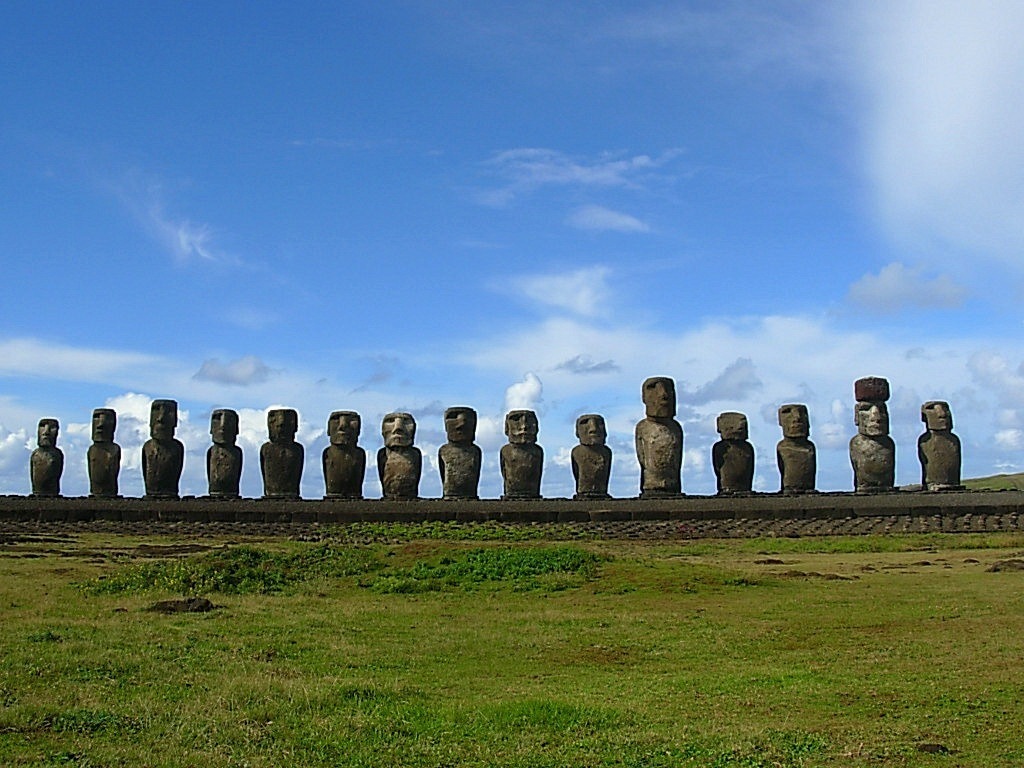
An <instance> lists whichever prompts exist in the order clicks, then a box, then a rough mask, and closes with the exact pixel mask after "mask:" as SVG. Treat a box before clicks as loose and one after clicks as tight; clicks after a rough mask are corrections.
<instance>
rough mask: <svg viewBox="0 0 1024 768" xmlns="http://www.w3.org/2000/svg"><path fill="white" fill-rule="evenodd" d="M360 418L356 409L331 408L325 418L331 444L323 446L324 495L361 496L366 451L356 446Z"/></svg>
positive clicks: (345, 497) (329, 497) (349, 497)
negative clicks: (338, 409) (341, 409)
mask: <svg viewBox="0 0 1024 768" xmlns="http://www.w3.org/2000/svg"><path fill="white" fill-rule="evenodd" d="M362 425H363V420H362V418H361V417H360V416H359V414H358V413H356V412H355V411H334V412H333V413H332V414H331V415H330V417H329V418H328V419H327V437H328V438H329V439H330V441H331V442H330V445H328V446H327V447H326V448H324V452H323V456H322V464H323V469H324V487H325V488H326V491H327V493H326V495H325V496H324V498H326V499H361V498H363V479H364V478H365V477H366V451H365V450H363V449H362V448H360V447H359V445H358V442H359V433H360V431H361V429H362Z"/></svg>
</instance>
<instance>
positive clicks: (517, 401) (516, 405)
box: [505, 373, 544, 411]
mask: <svg viewBox="0 0 1024 768" xmlns="http://www.w3.org/2000/svg"><path fill="white" fill-rule="evenodd" d="M543 394H544V385H543V384H541V381H540V379H538V378H537V376H536V374H533V373H527V374H526V375H525V376H524V377H523V380H522V381H517V382H516V383H515V384H512V385H510V386H509V387H508V389H506V390H505V410H506V411H514V410H518V409H526V410H531V411H533V410H536V409H537V405H538V404H539V403H540V401H541V400H542V399H543V397H542V395H543Z"/></svg>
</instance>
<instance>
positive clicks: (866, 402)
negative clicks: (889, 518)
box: [850, 376, 896, 493]
mask: <svg viewBox="0 0 1024 768" xmlns="http://www.w3.org/2000/svg"><path fill="white" fill-rule="evenodd" d="M854 395H855V397H856V399H857V404H856V406H855V411H854V423H856V425H857V434H856V435H854V436H853V438H852V439H851V440H850V462H851V463H852V464H853V485H854V489H855V490H856V492H857V493H880V492H883V491H891V490H893V489H894V488H895V486H896V444H895V443H893V441H892V438H891V437H889V409H888V407H887V406H886V404H885V403H886V400H888V399H889V382H888V381H886V380H885V379H883V378H879V377H877V376H869V377H867V378H864V379H858V380H857V381H856V383H855V384H854Z"/></svg>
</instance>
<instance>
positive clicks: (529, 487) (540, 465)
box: [499, 410, 544, 499]
mask: <svg viewBox="0 0 1024 768" xmlns="http://www.w3.org/2000/svg"><path fill="white" fill-rule="evenodd" d="M539 431H540V424H539V423H538V421H537V414H536V413H534V412H533V411H528V410H515V411H509V412H508V413H507V414H505V434H506V435H507V436H508V443H506V444H505V445H503V446H502V447H501V453H500V455H499V460H500V464H501V477H502V479H503V480H504V486H505V493H504V494H503V495H502V497H501V498H503V499H539V498H540V480H541V473H542V472H543V470H544V449H543V448H541V447H540V446H539V445H537V433H538V432H539Z"/></svg>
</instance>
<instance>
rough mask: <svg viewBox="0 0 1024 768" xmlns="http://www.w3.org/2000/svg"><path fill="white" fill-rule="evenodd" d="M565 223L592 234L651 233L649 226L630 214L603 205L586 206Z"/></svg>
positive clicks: (569, 217)
mask: <svg viewBox="0 0 1024 768" xmlns="http://www.w3.org/2000/svg"><path fill="white" fill-rule="evenodd" d="M565 223H566V224H568V225H569V226H571V227H576V228H577V229H585V230H589V231H592V232H650V231H651V228H650V226H649V225H648V224H646V223H645V222H643V221H640V219H638V218H636V217H635V216H630V215H629V214H628V213H620V212H619V211H613V210H611V209H610V208H605V207H604V206H601V205H585V206H583V207H581V208H577V209H576V210H575V211H573V212H572V213H571V214H569V216H568V218H566V220H565Z"/></svg>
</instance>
